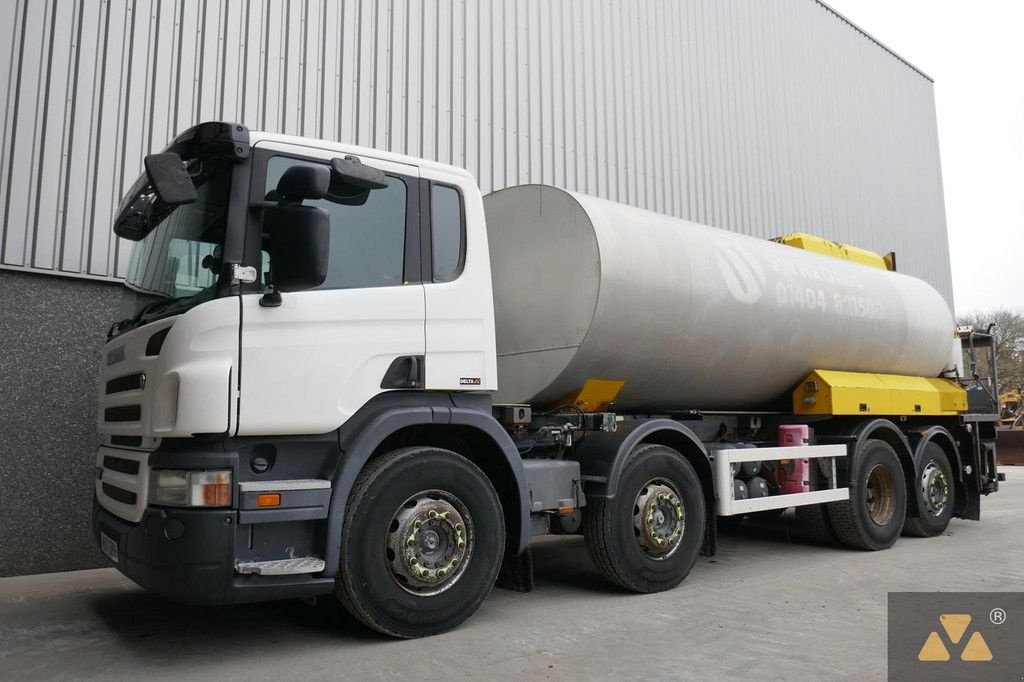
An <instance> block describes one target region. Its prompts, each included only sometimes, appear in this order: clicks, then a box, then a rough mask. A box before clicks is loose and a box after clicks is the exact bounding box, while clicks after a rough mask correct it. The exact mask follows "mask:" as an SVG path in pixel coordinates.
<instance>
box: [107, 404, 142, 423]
mask: <svg viewBox="0 0 1024 682" xmlns="http://www.w3.org/2000/svg"><path fill="white" fill-rule="evenodd" d="M141 418H142V406H141V405H118V406H117V407H108V408H107V409H105V410H103V419H104V420H105V421H108V422H137V421H139V420H140V419H141Z"/></svg>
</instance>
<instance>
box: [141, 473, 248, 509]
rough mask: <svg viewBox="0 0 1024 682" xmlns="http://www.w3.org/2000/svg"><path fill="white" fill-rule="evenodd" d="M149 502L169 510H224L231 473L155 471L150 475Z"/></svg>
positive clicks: (228, 501) (228, 495)
mask: <svg viewBox="0 0 1024 682" xmlns="http://www.w3.org/2000/svg"><path fill="white" fill-rule="evenodd" d="M149 501H150V503H151V504H156V505H163V506H168V507H227V506H228V505H230V504H231V472H230V471H177V470H174V469H155V470H153V471H152V472H150V474H149Z"/></svg>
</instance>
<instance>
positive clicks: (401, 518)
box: [335, 447, 505, 638]
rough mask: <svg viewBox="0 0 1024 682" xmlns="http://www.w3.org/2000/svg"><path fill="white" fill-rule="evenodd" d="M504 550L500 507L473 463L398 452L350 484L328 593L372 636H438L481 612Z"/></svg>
mask: <svg viewBox="0 0 1024 682" xmlns="http://www.w3.org/2000/svg"><path fill="white" fill-rule="evenodd" d="M504 546H505V523H504V517H503V515H502V511H501V504H500V503H499V501H498V496H497V494H496V493H495V492H494V487H493V486H492V485H491V482H490V481H489V480H488V478H487V477H486V476H485V475H484V473H483V472H482V471H480V469H479V468H478V467H477V466H476V465H475V464H473V463H472V462H470V461H469V460H467V459H466V458H465V457H462V456H460V455H458V454H456V453H454V452H451V451H448V450H442V449H440V448H432V447H413V448H403V449H401V450H396V451H394V452H390V453H387V454H385V455H382V456H381V457H379V458H378V459H375V460H373V461H371V462H370V463H369V464H368V465H367V466H366V468H365V469H364V470H363V472H362V473H361V474H360V475H359V478H358V479H357V480H356V483H355V486H354V487H353V489H352V494H351V496H350V497H349V502H348V508H347V511H346V513H345V525H344V527H343V528H342V534H341V566H340V569H341V570H340V574H339V577H338V580H337V584H336V587H335V593H336V594H337V596H338V599H339V600H340V601H341V603H342V604H343V605H344V606H345V608H346V609H347V610H348V611H349V613H351V614H352V615H353V616H355V617H356V618H357V619H359V620H360V621H361V622H362V623H364V624H365V625H367V626H369V627H371V628H373V629H374V630H377V631H378V632H383V633H385V634H388V635H391V636H393V637H406V638H408V637H423V636H427V635H435V634H438V633H441V632H445V631H447V630H451V629H452V628H454V627H456V626H457V625H459V624H460V623H462V622H463V621H464V620H466V619H467V618H469V617H470V616H471V615H473V613H474V612H475V611H476V610H477V609H478V608H479V607H480V604H481V603H482V602H483V600H484V598H485V597H487V595H488V594H490V592H491V588H492V587H493V586H494V582H495V579H496V578H497V575H498V569H499V568H500V566H501V558H502V554H503V551H504Z"/></svg>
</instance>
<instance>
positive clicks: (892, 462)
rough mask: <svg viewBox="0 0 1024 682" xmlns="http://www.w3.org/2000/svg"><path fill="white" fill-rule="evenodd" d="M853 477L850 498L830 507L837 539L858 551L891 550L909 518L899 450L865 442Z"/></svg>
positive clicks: (882, 442)
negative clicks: (898, 455) (897, 453)
mask: <svg viewBox="0 0 1024 682" xmlns="http://www.w3.org/2000/svg"><path fill="white" fill-rule="evenodd" d="M849 478H850V499H848V500H844V501H842V502H831V503H829V505H828V512H827V516H828V520H829V522H830V525H831V527H832V530H833V532H834V533H835V536H836V538H837V539H838V540H839V542H841V543H842V544H844V545H846V546H847V547H854V548H857V549H868V550H879V549H886V548H888V547H891V546H892V544H893V543H894V542H896V540H897V538H899V536H900V531H901V530H902V529H903V521H904V519H905V518H906V515H907V487H906V483H905V481H904V477H903V468H902V466H901V465H900V460H899V457H897V456H896V451H895V450H893V448H892V446H891V445H889V444H888V443H886V442H885V441H882V440H875V439H871V440H867V441H865V442H864V445H863V447H862V448H860V450H859V451H858V452H857V453H856V454H855V456H854V458H853V463H852V466H851V471H850V477H849Z"/></svg>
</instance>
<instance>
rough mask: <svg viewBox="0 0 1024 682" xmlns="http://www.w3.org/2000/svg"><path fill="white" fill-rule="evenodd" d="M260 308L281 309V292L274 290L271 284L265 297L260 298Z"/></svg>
mask: <svg viewBox="0 0 1024 682" xmlns="http://www.w3.org/2000/svg"><path fill="white" fill-rule="evenodd" d="M260 307H261V308H280V307H281V292H280V291H278V290H277V289H275V288H274V285H273V284H271V285H269V286H268V287H267V289H266V291H264V292H263V295H262V296H260Z"/></svg>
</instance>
